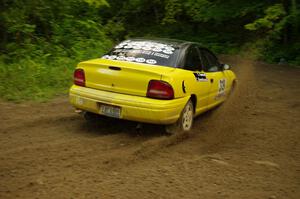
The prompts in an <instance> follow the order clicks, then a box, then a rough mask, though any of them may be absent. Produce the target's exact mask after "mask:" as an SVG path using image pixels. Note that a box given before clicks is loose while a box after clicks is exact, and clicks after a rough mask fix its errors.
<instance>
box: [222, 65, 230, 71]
mask: <svg viewBox="0 0 300 199" xmlns="http://www.w3.org/2000/svg"><path fill="white" fill-rule="evenodd" d="M222 69H223V70H229V69H231V67H230V66H229V65H228V64H222Z"/></svg>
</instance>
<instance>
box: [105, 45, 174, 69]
mask: <svg viewBox="0 0 300 199" xmlns="http://www.w3.org/2000/svg"><path fill="white" fill-rule="evenodd" d="M178 51H179V49H178V48H177V47H176V46H174V45H173V44H168V43H164V42H160V41H145V40H142V41H139V40H137V41H135V40H133V41H131V40H126V41H123V42H121V43H120V44H118V45H117V46H115V47H114V48H113V49H112V50H111V51H110V52H109V53H107V54H106V55H104V56H103V57H102V58H103V59H110V60H119V61H128V62H137V63H144V64H150V65H160V66H170V67H175V63H176V59H177V56H178Z"/></svg>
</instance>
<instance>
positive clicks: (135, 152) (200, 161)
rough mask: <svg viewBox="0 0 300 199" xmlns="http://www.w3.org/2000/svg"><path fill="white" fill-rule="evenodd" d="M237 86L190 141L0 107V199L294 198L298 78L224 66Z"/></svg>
mask: <svg viewBox="0 0 300 199" xmlns="http://www.w3.org/2000/svg"><path fill="white" fill-rule="evenodd" d="M224 59H225V60H226V61H227V62H229V63H230V64H231V65H233V66H234V70H235V71H236V73H237V75H238V78H239V82H238V87H237V89H236V90H235V93H234V95H233V96H232V97H231V98H230V99H229V100H228V101H227V102H226V103H224V104H223V105H222V106H220V107H218V108H217V109H215V110H213V111H210V112H208V113H205V114H204V115H202V116H200V117H198V118H197V119H196V122H195V125H194V128H193V130H192V132H190V133H187V134H181V135H177V136H171V137H168V136H165V135H164V134H163V129H162V127H160V126H152V125H145V126H144V128H143V129H142V130H141V132H137V131H136V129H135V126H136V124H135V123H133V122H127V121H120V120H109V121H106V122H102V121H99V123H97V124H93V125H91V124H87V123H86V122H85V121H84V119H83V118H82V117H81V116H80V115H77V114H76V113H74V110H73V108H72V107H71V106H70V105H69V103H68V101H67V96H64V97H60V98H57V99H55V100H52V101H51V102H47V103H21V104H13V103H8V102H0V198H1V199H2V198H3V199H7V198H201V199H206V198H212V199H218V198H220V199H223V198H230V199H231V198H233V199H247V198H249V199H256V198H258V199H260V198H261V199H285V198H287V199H292V198H293V199H299V198H300V143H299V142H300V101H299V99H300V92H299V86H300V70H299V69H295V68H288V67H283V66H271V65H267V64H263V63H258V62H251V61H247V60H243V59H241V58H224Z"/></svg>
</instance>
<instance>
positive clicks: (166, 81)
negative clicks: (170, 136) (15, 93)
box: [70, 39, 236, 133]
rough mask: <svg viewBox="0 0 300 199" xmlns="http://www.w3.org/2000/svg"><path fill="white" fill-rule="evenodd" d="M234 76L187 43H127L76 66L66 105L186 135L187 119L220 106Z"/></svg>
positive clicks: (207, 53)
mask: <svg viewBox="0 0 300 199" xmlns="http://www.w3.org/2000/svg"><path fill="white" fill-rule="evenodd" d="M235 82H236V76H235V74H234V73H233V72H232V71H231V70H230V67H229V66H228V65H227V64H220V63H219V61H218V59H217V57H216V56H215V55H214V54H213V53H212V52H211V51H209V50H208V49H206V48H203V47H201V45H199V44H197V43H193V42H186V41H178V40H167V39H151V40H149V39H131V40H126V41H123V42H121V43H120V44H118V45H117V46H115V47H114V48H113V49H112V50H111V51H110V52H109V53H107V54H106V55H104V56H103V57H102V58H99V59H93V60H89V61H85V62H81V63H79V64H78V66H77V68H76V70H75V72H74V85H73V86H72V87H71V89H70V102H71V104H72V105H73V106H74V107H75V108H76V109H77V110H78V111H79V112H83V113H85V115H86V116H88V117H86V118H90V117H91V115H93V114H100V115H105V116H108V117H114V118H120V119H126V120H132V121H138V122H145V123H154V124H163V125H166V126H167V132H169V133H173V132H175V131H178V130H182V131H189V130H190V129H191V128H192V124H193V118H194V117H195V116H197V115H199V114H201V113H203V112H205V111H207V110H209V109H211V108H213V107H215V106H217V105H218V104H220V103H222V102H223V101H224V100H225V99H226V97H227V96H228V94H229V93H230V92H231V90H232V89H233V87H234V85H235Z"/></svg>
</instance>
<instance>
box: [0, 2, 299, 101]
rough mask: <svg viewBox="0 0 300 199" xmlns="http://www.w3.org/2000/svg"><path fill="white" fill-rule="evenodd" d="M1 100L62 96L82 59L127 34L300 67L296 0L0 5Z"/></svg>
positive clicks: (129, 36) (98, 52)
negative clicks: (179, 41)
mask: <svg viewBox="0 0 300 199" xmlns="http://www.w3.org/2000/svg"><path fill="white" fill-rule="evenodd" d="M0 3H1V7H0V11H1V12H0V39H1V40H0V52H1V54H0V98H2V99H4V100H13V101H23V100H45V99H49V98H51V97H53V96H56V95H60V94H62V93H66V92H67V90H68V88H69V86H70V85H71V83H72V72H73V70H74V68H75V66H76V64H77V63H78V62H80V61H83V60H87V59H91V58H99V57H101V55H103V53H105V51H107V50H109V49H110V48H111V47H112V46H113V45H114V44H115V43H117V42H119V41H121V40H123V39H127V38H131V37H164V38H173V39H183V40H188V41H196V42H200V43H202V44H203V45H204V46H207V47H208V48H210V49H211V50H212V51H214V52H216V53H219V54H239V55H242V56H245V57H246V58H251V59H257V60H263V61H266V62H270V63H278V62H281V63H288V64H289V65H300V53H299V52H300V37H299V29H300V11H299V10H300V9H299V5H298V4H297V1H296V0H264V1H262V0H251V1H246V0H185V1H180V0H0Z"/></svg>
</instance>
